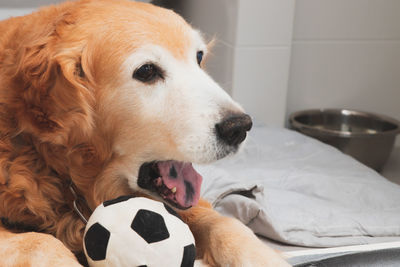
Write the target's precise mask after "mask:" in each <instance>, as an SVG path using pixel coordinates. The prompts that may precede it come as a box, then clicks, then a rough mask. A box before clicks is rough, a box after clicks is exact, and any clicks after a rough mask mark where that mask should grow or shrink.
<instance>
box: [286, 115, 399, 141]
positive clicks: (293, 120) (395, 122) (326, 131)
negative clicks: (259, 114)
mask: <svg viewBox="0 0 400 267" xmlns="http://www.w3.org/2000/svg"><path fill="white" fill-rule="evenodd" d="M320 113H332V114H343V115H356V116H362V117H371V118H374V119H379V120H382V121H384V122H388V123H391V124H393V125H395V126H396V128H395V129H393V130H389V131H384V132H375V133H354V132H345V131H338V130H330V129H325V128H315V127H313V126H310V125H307V124H304V123H301V122H299V121H297V120H296V118H297V117H298V116H299V115H312V114H320ZM289 124H290V126H291V127H292V128H294V129H297V130H307V131H308V132H309V133H314V134H326V135H331V136H340V137H369V136H379V135H393V136H396V135H397V134H399V133H400V121H398V120H396V119H394V118H391V117H389V116H386V115H381V114H377V113H372V112H365V111H360V110H354V109H346V108H342V109H340V108H319V109H305V110H300V111H296V112H293V113H292V114H290V116H289Z"/></svg>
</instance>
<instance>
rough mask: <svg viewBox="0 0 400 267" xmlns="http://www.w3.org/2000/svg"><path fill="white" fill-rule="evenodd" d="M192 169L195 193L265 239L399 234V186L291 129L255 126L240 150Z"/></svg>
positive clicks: (360, 239) (365, 239)
mask: <svg viewBox="0 0 400 267" xmlns="http://www.w3.org/2000/svg"><path fill="white" fill-rule="evenodd" d="M196 169H197V170H198V171H199V172H200V173H201V174H202V175H203V178H204V182H203V186H202V195H203V197H205V198H206V199H208V200H209V201H211V202H212V203H213V205H214V207H215V208H216V209H217V210H219V211H220V212H222V213H224V214H226V215H229V216H234V217H236V218H239V219H240V220H241V221H242V222H244V223H245V224H246V225H248V226H249V227H250V228H251V229H253V231H254V232H255V233H257V234H260V235H263V236H265V237H268V238H271V239H274V240H277V241H281V242H284V243H288V244H294V245H301V246H313V247H331V246H343V245H353V244H366V243H369V242H372V241H373V240H374V238H375V237H386V240H390V239H393V240H400V186H398V185H396V184H393V183H391V182H389V181H387V180H386V179H385V178H383V177H382V176H380V175H379V174H378V173H376V172H375V171H373V170H372V169H370V168H368V167H365V166H364V165H362V164H361V163H359V162H357V161H356V160H354V159H352V158H351V157H349V156H347V155H344V154H343V153H341V152H340V151H338V150H336V149H335V148H333V147H331V146H328V145H325V144H323V143H320V142H319V141H317V140H314V139H312V138H309V137H306V136H304V135H301V134H299V133H297V132H294V131H290V130H286V129H277V128H266V127H255V128H254V129H253V130H252V132H251V133H250V135H249V138H248V141H247V145H246V146H245V148H244V150H243V151H241V153H239V154H237V155H235V156H234V157H231V158H228V159H224V160H221V161H219V162H217V163H215V164H213V165H209V166H196Z"/></svg>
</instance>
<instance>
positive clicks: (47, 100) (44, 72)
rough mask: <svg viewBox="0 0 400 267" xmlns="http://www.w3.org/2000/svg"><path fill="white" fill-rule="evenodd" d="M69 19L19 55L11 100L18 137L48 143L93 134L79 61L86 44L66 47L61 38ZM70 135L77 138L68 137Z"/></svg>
mask: <svg viewBox="0 0 400 267" xmlns="http://www.w3.org/2000/svg"><path fill="white" fill-rule="evenodd" d="M67 19H68V17H67V16H65V18H64V17H63V18H62V19H60V20H59V21H58V22H57V23H54V24H50V25H49V26H46V28H45V29H44V30H43V29H41V30H42V31H41V32H40V33H39V34H38V35H40V36H37V37H36V38H32V36H31V37H30V39H32V40H34V41H31V42H30V43H28V44H26V45H23V47H21V49H19V50H20V52H19V53H18V56H17V58H18V64H17V69H16V71H15V75H14V87H15V89H16V90H15V92H14V94H15V95H14V100H13V102H14V103H13V106H14V109H15V113H16V114H15V115H16V120H17V122H18V126H19V131H22V132H30V133H31V134H34V135H35V136H37V137H39V138H41V139H42V141H46V142H52V143H59V144H61V143H66V142H70V141H71V138H73V139H76V138H80V137H79V136H76V135H80V136H82V135H83V136H85V135H86V136H87V135H89V133H90V131H91V128H92V124H93V123H92V111H91V106H92V101H93V97H92V92H91V91H90V90H89V88H88V83H87V80H86V77H85V73H84V71H83V68H82V64H81V58H82V51H83V48H84V43H82V41H81V42H70V43H68V46H67V47H65V46H63V44H62V40H61V39H62V38H60V35H59V32H60V31H62V27H63V26H65V25H69V24H70V22H69V21H66V20H67ZM71 134H74V135H75V136H71Z"/></svg>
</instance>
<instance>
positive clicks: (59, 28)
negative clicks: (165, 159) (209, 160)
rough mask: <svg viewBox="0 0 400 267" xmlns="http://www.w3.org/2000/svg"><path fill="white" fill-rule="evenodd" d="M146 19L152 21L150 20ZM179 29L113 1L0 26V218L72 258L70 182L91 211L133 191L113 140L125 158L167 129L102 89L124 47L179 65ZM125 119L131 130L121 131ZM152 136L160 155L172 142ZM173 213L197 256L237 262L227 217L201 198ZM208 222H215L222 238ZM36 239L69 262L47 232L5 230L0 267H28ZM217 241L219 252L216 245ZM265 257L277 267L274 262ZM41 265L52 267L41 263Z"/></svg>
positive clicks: (76, 229)
mask: <svg viewBox="0 0 400 267" xmlns="http://www.w3.org/2000/svg"><path fill="white" fill-rule="evenodd" d="M150 15H151V16H156V17H157V18H158V19H157V20H152V19H150V18H149V17H150ZM132 21H133V22H132ZM99 28H101V29H102V30H101V31H99V30H98V29H99ZM187 29H189V26H188V25H187V24H186V22H185V21H184V20H183V19H181V18H180V17H178V16H176V14H174V13H173V12H172V11H167V10H165V9H161V8H156V7H153V6H152V5H149V4H143V3H133V2H130V1H123V0H121V1H113V0H100V1H95V0H82V1H79V2H71V3H64V4H61V5H57V6H51V7H47V8H44V9H42V10H40V11H39V12H36V13H33V14H31V15H27V16H23V17H17V18H11V19H8V20H6V21H2V22H0V32H1V33H2V34H1V35H0V215H1V217H7V218H8V219H9V221H11V222H13V221H15V222H22V223H24V224H26V225H34V226H35V227H37V228H38V230H40V231H43V232H44V233H49V234H51V235H53V236H55V237H56V238H57V239H59V240H61V241H62V242H63V244H64V245H65V246H66V247H67V248H68V249H69V250H71V251H73V252H79V251H81V250H82V234H83V230H84V224H83V223H82V222H81V220H80V219H79V217H78V216H77V215H76V214H75V213H74V212H73V210H72V209H71V203H70V202H71V199H70V198H69V197H66V196H67V193H66V192H67V191H68V187H69V185H70V183H71V181H72V182H73V183H74V184H75V185H76V187H77V188H78V190H79V193H80V194H81V195H84V196H85V198H86V200H87V202H88V204H89V206H90V208H92V209H93V208H94V207H96V206H97V205H98V204H100V203H101V202H102V201H104V200H107V199H110V198H114V197H117V196H120V195H126V194H135V192H133V191H132V190H131V189H130V187H129V186H128V183H127V181H126V180H125V179H123V178H121V177H120V173H119V170H120V169H121V168H125V167H126V165H127V159H125V158H124V157H120V156H118V154H116V153H115V150H113V147H114V146H115V143H116V142H117V141H116V140H125V139H126V137H124V135H126V134H127V133H129V132H132V131H134V132H135V136H136V138H135V142H134V143H132V142H131V141H130V142H131V143H129V144H128V143H126V144H125V143H124V142H122V141H121V142H120V143H119V145H120V146H125V145H126V146H129V147H130V148H131V150H130V153H131V154H134V153H135V151H139V150H140V149H141V148H142V147H144V146H145V145H147V144H146V142H147V140H146V135H147V134H146V133H147V129H150V128H151V129H152V131H155V132H157V131H163V127H167V126H166V125H163V124H162V123H145V122H144V119H142V118H140V116H138V117H135V118H126V117H124V115H123V114H122V115H121V113H120V112H118V109H119V106H120V105H123V103H121V101H123V98H121V97H119V96H116V95H115V94H116V92H114V91H113V90H112V89H110V88H116V87H118V86H120V84H118V83H120V82H121V80H120V79H116V78H115V77H117V76H118V75H119V72H120V68H121V65H122V64H123V62H124V60H125V57H126V56H127V55H126V53H127V52H126V51H131V50H132V49H135V47H139V46H141V45H143V44H147V43H151V44H156V45H159V46H162V47H164V48H166V49H167V50H168V51H170V53H171V54H172V55H173V56H174V57H176V58H179V59H182V60H185V57H186V53H187V49H188V46H190V45H191V43H190V42H191V39H190V38H189V37H188V36H189V32H188V30H187ZM103 44H107V45H103ZM105 88H107V89H108V90H105ZM127 119H129V120H130V121H131V122H132V123H131V126H123V125H122V121H125V120H127ZM124 127H125V128H124ZM117 130H118V131H117ZM124 138H125V139H124ZM157 138H158V139H157ZM157 140H160V142H159V143H160V144H163V145H162V146H160V147H158V149H159V150H161V151H163V150H165V151H168V150H172V149H173V147H174V146H175V145H176V144H175V143H174V140H173V139H171V138H169V137H168V135H160V136H156V137H155V141H157ZM176 153H178V152H176ZM177 157H179V155H178V154H177ZM130 160H132V159H130ZM181 214H182V216H183V218H184V219H185V221H186V222H187V223H188V224H189V226H190V227H191V229H192V231H193V233H194V235H195V237H196V241H197V247H198V252H199V256H203V257H204V258H205V260H206V261H208V262H209V263H210V264H211V265H213V266H220V265H221V266H228V265H226V264H225V263H227V262H230V261H232V260H236V259H238V258H237V257H239V256H235V254H234V253H236V254H237V253H239V252H235V249H234V248H233V250H232V251H230V250H228V248H230V246H231V245H229V244H230V242H231V243H232V244H233V242H240V241H239V239H235V238H233V240H231V239H232V237H229V238H228V236H230V235H231V234H230V233H227V232H226V231H227V230H229V231H235V232H237V231H242V230H243V229H244V228H243V229H242V228H241V227H242V226H238V223H237V222H236V221H233V220H232V219H227V218H224V217H222V216H220V215H218V214H217V213H216V212H215V211H213V210H212V209H211V206H210V205H209V204H208V203H207V202H206V201H204V200H201V201H200V204H199V206H198V207H194V208H192V209H190V210H188V211H184V212H181ZM213 225H220V226H224V228H225V230H224V231H225V232H224V231H222V232H220V231H219V230H217V229H218V228H213ZM245 232H246V231H245ZM213 235H215V236H216V237H215V238H214V239H213V237H212V236H213ZM244 235H249V236H250V238H249V240H250V241H251V242H252V243H251V245H250V248H249V249H250V250H251V248H252V247H257V246H262V244H261V243H258V240H255V237H254V236H253V235H252V234H248V233H247V232H246V234H244ZM217 236H219V237H217ZM16 238H17V239H18V238H22V240H24V242H28V243H29V242H30V244H32V247H30V248H27V247H26V244H23V243H21V242H20V243H18V242H19V241H15V239H16ZM43 238H44V239H46V238H47V240H46V242H51V244H53V243H54V244H56V245H54V246H51V249H50V251H49V247H47V248H46V249H47V250H46V251H48V253H49V257H50V258H51V259H54V260H56V259H58V258H60V253H61V254H62V255H64V258H65V264H66V265H65V266H72V265H71V264H69V263H68V259H71V257H72V255H71V253H69V252H68V250H67V249H65V248H62V246H60V245H57V244H58V243H57V242H58V241H56V240H53V239H52V237H51V236H50V235H43V234H29V235H28V234H11V233H9V232H7V231H5V230H4V229H3V232H2V233H1V235H0V243H1V241H6V242H7V244H8V245H7V246H8V248H7V249H6V250H2V251H1V250H0V253H4V254H2V258H3V259H4V257H5V256H3V255H8V257H10V258H13V257H12V256H11V254H12V253H16V252H18V251H20V252H21V254H18V255H19V256H18V257H14V258H13V259H14V262H13V263H6V261H4V264H2V263H1V262H0V265H1V266H7V265H9V266H18V264H19V265H20V266H28V263H29V264H33V265H34V262H35V261H37V259H35V257H33V256H32V255H31V254H29V253H22V252H23V251H32V250H41V251H43V248H41V246H40V244H42V243H43V242H44V241H43ZM245 238H246V237H245ZM38 240H39V241H38ZM212 240H214V241H212ZM224 240H226V242H227V243H226V244H225V245H226V247H227V249H225V250H224V249H220V248H219V247H220V246H221V245H222V244H220V243H218V242H224ZM212 242H214V243H215V242H216V243H215V244H213V243H212ZM35 244H36V245H35ZM232 246H233V247H234V246H235V245H234V244H233V245H232ZM217 248H218V249H217ZM11 251H13V252H11ZM255 251H260V250H259V249H258V250H257V249H256V250H255ZM257 253H258V252H257ZM257 253H256V254H257ZM268 253H270V252H268ZM268 253H267V254H268ZM271 253H272V252H271ZM256 254H254V255H253V256H254V257H255V259H256V258H257V257H260V261H259V262H262V260H261V258H263V257H265V255H264V256H262V255H258V254H257V255H256ZM259 254H260V253H259ZM238 255H240V253H239V254H238ZM249 255H250V254H249ZM270 255H271V259H275V262H279V263H281V261H280V259H279V257H278V256H276V255H275V254H273V253H272V254H270ZM253 256H252V257H253ZM61 258H62V257H61ZM0 261H1V260H0ZM272 262H274V260H272ZM36 263H37V262H36ZM75 263H76V262H75ZM76 264H77V263H76ZM47 266H61V265H60V263H57V264H55V263H54V262H51V263H48V265H47ZM229 266H236V265H235V264H234V263H233V265H229ZM247 266H252V265H247ZM271 266H278V265H271Z"/></svg>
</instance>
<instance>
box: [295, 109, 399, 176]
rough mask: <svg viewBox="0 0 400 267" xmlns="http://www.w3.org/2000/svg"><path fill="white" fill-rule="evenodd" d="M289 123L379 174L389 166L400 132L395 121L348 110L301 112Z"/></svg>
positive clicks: (296, 113)
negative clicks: (385, 166) (388, 162)
mask: <svg viewBox="0 0 400 267" xmlns="http://www.w3.org/2000/svg"><path fill="white" fill-rule="evenodd" d="M289 123H290V126H291V127H292V128H293V129H295V130H297V131H299V132H301V133H303V134H306V135H308V136H311V137H314V138H316V139H318V140H320V141H322V142H324V143H327V144H330V145H332V146H334V147H337V148H338V149H340V150H341V151H343V152H344V153H346V154H348V155H350V156H353V157H354V158H356V159H357V160H359V161H360V162H362V163H364V164H365V165H367V166H369V167H371V168H373V169H375V170H377V171H381V170H382V168H383V166H384V165H385V163H386V161H387V159H388V158H389V156H390V152H391V151H392V148H393V144H394V142H395V139H396V135H397V134H398V133H399V132H400V123H399V122H398V121H396V120H394V119H392V118H389V117H386V116H382V115H378V114H373V113H367V112H361V111H354V110H347V109H320V110H318V109H313V110H304V111H299V112H295V113H293V114H291V115H290V118H289Z"/></svg>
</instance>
